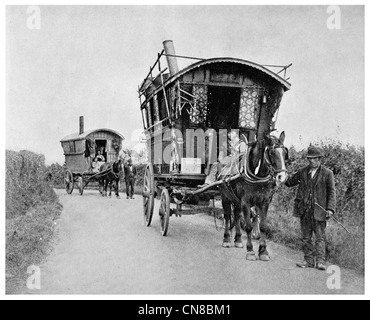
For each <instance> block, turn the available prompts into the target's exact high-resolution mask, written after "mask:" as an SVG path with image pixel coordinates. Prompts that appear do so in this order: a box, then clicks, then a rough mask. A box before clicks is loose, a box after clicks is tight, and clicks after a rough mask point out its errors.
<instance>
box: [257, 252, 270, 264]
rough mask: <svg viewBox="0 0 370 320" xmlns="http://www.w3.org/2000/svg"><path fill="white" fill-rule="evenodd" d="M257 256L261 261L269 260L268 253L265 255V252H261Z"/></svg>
mask: <svg viewBox="0 0 370 320" xmlns="http://www.w3.org/2000/svg"><path fill="white" fill-rule="evenodd" d="M259 258H260V260H261V261H266V262H267V261H270V260H271V259H270V257H269V255H267V254H261V255H260V256H259Z"/></svg>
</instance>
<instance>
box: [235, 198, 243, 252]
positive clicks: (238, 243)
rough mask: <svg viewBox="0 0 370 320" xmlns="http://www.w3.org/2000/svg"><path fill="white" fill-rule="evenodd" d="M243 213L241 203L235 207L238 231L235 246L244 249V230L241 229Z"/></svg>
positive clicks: (236, 228) (236, 229)
mask: <svg viewBox="0 0 370 320" xmlns="http://www.w3.org/2000/svg"><path fill="white" fill-rule="evenodd" d="M241 213H242V210H241V207H240V205H238V206H236V207H234V217H235V231H236V234H235V240H234V246H235V247H236V248H241V249H243V248H244V246H243V239H242V230H241V225H240V224H241V221H240V219H241Z"/></svg>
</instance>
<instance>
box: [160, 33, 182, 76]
mask: <svg viewBox="0 0 370 320" xmlns="http://www.w3.org/2000/svg"><path fill="white" fill-rule="evenodd" d="M163 47H164V52H165V54H168V55H171V56H175V55H176V52H175V46H174V45H173V41H172V40H166V41H164V42H163ZM166 58H167V65H168V69H169V70H170V76H171V77H172V76H173V75H174V74H176V73H178V72H179V67H178V65H177V58H176V57H169V56H166Z"/></svg>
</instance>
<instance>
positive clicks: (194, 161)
mask: <svg viewBox="0 0 370 320" xmlns="http://www.w3.org/2000/svg"><path fill="white" fill-rule="evenodd" d="M181 173H182V174H201V173H202V159H201V158H182V159H181Z"/></svg>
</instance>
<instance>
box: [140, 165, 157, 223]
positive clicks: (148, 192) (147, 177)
mask: <svg viewBox="0 0 370 320" xmlns="http://www.w3.org/2000/svg"><path fill="white" fill-rule="evenodd" d="M154 197H155V190H154V170H153V165H152V164H151V163H149V164H148V165H147V166H146V168H145V174H144V185H143V208H144V223H145V225H146V226H147V227H149V226H150V224H151V223H152V218H153V210H154Z"/></svg>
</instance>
